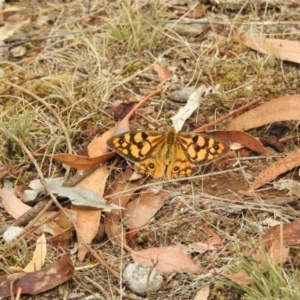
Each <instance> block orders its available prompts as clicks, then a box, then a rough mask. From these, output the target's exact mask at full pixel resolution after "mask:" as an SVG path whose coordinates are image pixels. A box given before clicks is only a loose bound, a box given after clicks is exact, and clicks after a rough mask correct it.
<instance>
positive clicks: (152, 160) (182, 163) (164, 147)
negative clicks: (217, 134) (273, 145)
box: [106, 128, 230, 179]
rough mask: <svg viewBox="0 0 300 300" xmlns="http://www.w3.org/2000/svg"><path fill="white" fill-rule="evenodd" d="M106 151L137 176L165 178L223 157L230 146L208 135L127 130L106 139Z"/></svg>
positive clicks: (181, 175)
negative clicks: (124, 163) (137, 173)
mask: <svg viewBox="0 0 300 300" xmlns="http://www.w3.org/2000/svg"><path fill="white" fill-rule="evenodd" d="M106 144H107V146H108V148H110V149H111V150H114V151H115V152H117V153H118V154H119V155H121V156H123V157H124V158H126V160H127V161H128V163H129V164H130V165H131V166H132V167H133V168H134V169H136V170H137V171H138V172H139V173H141V174H146V175H149V176H151V177H152V178H160V177H162V176H163V175H164V174H165V175H166V177H167V178H168V179H171V178H177V177H186V176H190V175H192V174H193V173H195V171H196V170H197V166H198V165H203V164H207V163H210V162H212V161H215V160H217V159H219V158H221V157H223V156H225V155H226V154H227V153H228V152H229V150H230V146H229V145H228V144H227V143H225V142H223V141H221V140H218V139H215V138H212V137H210V136H209V134H202V133H195V132H176V131H175V129H173V128H170V129H169V130H167V131H165V132H161V131H128V132H124V133H121V134H119V135H115V136H113V137H111V138H110V139H108V140H107V142H106Z"/></svg>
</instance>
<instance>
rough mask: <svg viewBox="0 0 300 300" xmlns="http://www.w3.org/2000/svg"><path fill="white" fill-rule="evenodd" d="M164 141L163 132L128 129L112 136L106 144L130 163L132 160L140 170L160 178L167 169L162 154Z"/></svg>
mask: <svg viewBox="0 0 300 300" xmlns="http://www.w3.org/2000/svg"><path fill="white" fill-rule="evenodd" d="M163 141H164V133H163V132H159V131H146V132H145V131H128V132H125V133H122V134H119V135H116V136H113V137H111V138H110V139H108V141H107V142H106V144H107V146H108V147H109V148H110V149H112V150H114V151H116V152H117V153H118V154H119V155H121V156H123V157H124V158H126V159H127V160H128V162H129V163H130V162H132V163H131V165H132V166H133V167H134V168H135V169H136V170H137V171H138V172H140V173H142V174H148V175H150V176H151V177H153V178H159V177H161V176H162V174H163V172H164V169H165V166H164V163H163V158H162V155H161V151H162V148H163V146H164V143H163Z"/></svg>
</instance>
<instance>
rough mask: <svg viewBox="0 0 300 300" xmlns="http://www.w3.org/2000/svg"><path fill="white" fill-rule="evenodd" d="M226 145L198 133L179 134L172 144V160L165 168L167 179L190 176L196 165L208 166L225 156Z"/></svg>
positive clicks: (227, 150) (226, 151) (228, 148)
mask: <svg viewBox="0 0 300 300" xmlns="http://www.w3.org/2000/svg"><path fill="white" fill-rule="evenodd" d="M229 150H230V147H229V145H228V144H226V143H224V142H222V141H220V140H218V139H214V138H212V137H210V136H209V135H205V134H199V133H184V132H180V133H178V135H177V139H176V142H175V143H174V155H172V157H173V159H172V161H171V162H170V164H169V165H168V167H167V171H166V175H167V177H168V178H174V177H185V176H190V175H192V174H193V173H194V172H195V169H196V167H195V166H196V165H203V164H208V163H210V162H212V161H215V160H217V159H220V158H221V157H223V156H225V155H226V154H227V153H228V152H229Z"/></svg>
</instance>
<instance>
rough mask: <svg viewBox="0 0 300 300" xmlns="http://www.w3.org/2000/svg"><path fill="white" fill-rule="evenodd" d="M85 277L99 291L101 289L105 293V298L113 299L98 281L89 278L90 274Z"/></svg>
mask: <svg viewBox="0 0 300 300" xmlns="http://www.w3.org/2000/svg"><path fill="white" fill-rule="evenodd" d="M84 279H85V280H86V281H88V282H89V283H91V284H92V285H93V286H94V287H96V288H97V289H98V290H99V291H101V293H102V294H103V295H104V297H105V299H107V300H111V297H110V296H109V295H108V294H107V292H106V290H105V289H104V288H103V287H102V286H101V285H100V284H98V283H97V282H95V281H94V280H92V279H91V278H89V277H88V276H84Z"/></svg>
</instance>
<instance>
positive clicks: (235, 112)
mask: <svg viewBox="0 0 300 300" xmlns="http://www.w3.org/2000/svg"><path fill="white" fill-rule="evenodd" d="M259 101H260V99H255V100H253V101H251V102H249V103H247V104H245V105H243V106H241V107H239V108H237V109H236V110H234V111H232V112H230V113H229V114H227V115H225V116H223V117H221V118H219V119H218V120H215V121H213V122H211V123H209V124H206V125H203V126H201V127H198V128H197V129H194V130H192V132H202V131H204V130H206V129H207V128H210V127H212V126H214V125H216V124H219V123H221V122H223V121H224V120H226V119H229V118H230V117H232V116H233V115H235V114H237V113H239V112H240V111H242V110H244V109H246V108H248V107H249V106H251V105H253V104H256V103H258V102H259Z"/></svg>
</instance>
